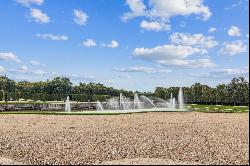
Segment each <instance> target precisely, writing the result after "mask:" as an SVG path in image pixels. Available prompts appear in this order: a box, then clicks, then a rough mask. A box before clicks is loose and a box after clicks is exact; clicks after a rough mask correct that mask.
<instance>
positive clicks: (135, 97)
mask: <svg viewBox="0 0 250 166" xmlns="http://www.w3.org/2000/svg"><path fill="white" fill-rule="evenodd" d="M136 108H137V109H142V108H143V107H142V104H141V102H140V100H139V97H138V94H137V93H135V96H134V109H136Z"/></svg>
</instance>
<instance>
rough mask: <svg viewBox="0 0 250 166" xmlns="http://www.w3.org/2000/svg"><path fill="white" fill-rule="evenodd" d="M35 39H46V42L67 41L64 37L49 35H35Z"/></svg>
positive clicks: (66, 37)
mask: <svg viewBox="0 0 250 166" xmlns="http://www.w3.org/2000/svg"><path fill="white" fill-rule="evenodd" d="M36 37H38V38H41V39H48V40H61V41H66V40H68V36H65V35H53V34H50V33H44V34H40V33H38V34H36Z"/></svg>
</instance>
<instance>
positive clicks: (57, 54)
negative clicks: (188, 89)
mask: <svg viewBox="0 0 250 166" xmlns="http://www.w3.org/2000/svg"><path fill="white" fill-rule="evenodd" d="M248 13H249V2H248V0H220V1H212V0H207V1H206V0H204V1H202V0H189V1H185V0H175V1H172V0H127V1H126V0H117V1H114V0H96V1H95V2H93V1H92V0H74V1H68V0H60V2H59V1H49V0H1V1H0V20H1V25H0V74H1V75H7V76H8V77H10V78H12V79H15V80H18V81H20V80H29V81H38V80H46V79H51V78H53V77H55V76H67V77H69V78H71V79H72V81H73V82H74V83H78V82H101V83H103V84H105V85H107V86H114V87H116V88H123V89H128V90H140V91H153V90H154V88H155V87H156V86H166V87H169V86H190V85H192V84H193V83H195V82H201V83H204V84H208V85H210V86H215V85H216V84H218V83H222V82H224V83H227V82H228V81H230V80H231V79H232V78H233V77H237V76H245V77H246V78H247V79H248V74H249V73H248V70H249V62H248V61H249V55H248V54H249V47H248V45H249V31H248V29H249V21H248V20H249V17H248Z"/></svg>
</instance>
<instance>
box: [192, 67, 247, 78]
mask: <svg viewBox="0 0 250 166" xmlns="http://www.w3.org/2000/svg"><path fill="white" fill-rule="evenodd" d="M248 74H249V68H248V67H245V68H227V69H219V70H212V71H210V72H207V73H191V74H190V75H191V76H195V77H200V78H209V79H211V78H215V79H228V78H232V77H239V76H246V77H247V76H248Z"/></svg>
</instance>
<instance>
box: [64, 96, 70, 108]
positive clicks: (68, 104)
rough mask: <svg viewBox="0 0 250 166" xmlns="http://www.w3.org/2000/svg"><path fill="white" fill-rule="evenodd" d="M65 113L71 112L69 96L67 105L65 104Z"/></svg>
mask: <svg viewBox="0 0 250 166" xmlns="http://www.w3.org/2000/svg"><path fill="white" fill-rule="evenodd" d="M65 112H71V107H70V101H69V96H67V100H66V103H65Z"/></svg>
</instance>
